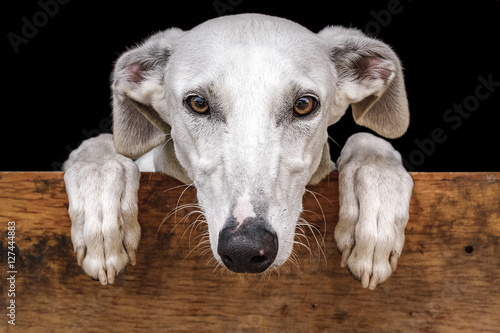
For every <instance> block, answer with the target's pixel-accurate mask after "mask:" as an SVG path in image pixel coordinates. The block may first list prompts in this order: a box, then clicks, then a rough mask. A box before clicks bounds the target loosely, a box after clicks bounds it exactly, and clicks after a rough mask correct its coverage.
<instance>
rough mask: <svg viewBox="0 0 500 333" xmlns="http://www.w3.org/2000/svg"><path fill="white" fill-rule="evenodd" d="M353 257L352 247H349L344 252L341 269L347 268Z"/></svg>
mask: <svg viewBox="0 0 500 333" xmlns="http://www.w3.org/2000/svg"><path fill="white" fill-rule="evenodd" d="M350 255H351V247H347V248H345V249H344V251H342V259H341V260H340V267H342V268H345V267H346V266H347V259H349V256H350Z"/></svg>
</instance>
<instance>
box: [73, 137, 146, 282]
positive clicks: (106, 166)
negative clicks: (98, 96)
mask: <svg viewBox="0 0 500 333" xmlns="http://www.w3.org/2000/svg"><path fill="white" fill-rule="evenodd" d="M64 170H65V171H66V173H65V175H64V182H65V184H66V191H67V192H68V199H69V215H70V218H71V221H72V226H71V238H72V240H73V246H74V249H75V251H76V253H77V260H78V264H79V265H80V266H82V267H83V269H84V271H85V272H86V273H87V274H88V275H89V276H90V277H92V278H94V279H99V281H100V282H101V283H102V284H107V283H113V281H114V279H115V276H116V275H117V274H119V273H120V272H121V271H122V270H123V269H124V268H125V266H126V265H127V262H129V263H131V264H132V265H134V264H135V260H136V259H135V257H136V250H137V246H138V244H139V239H140V236H141V227H140V225H139V223H138V221H137V190H138V189H139V180H140V177H141V174H140V172H139V169H138V167H137V165H136V164H135V163H134V162H133V161H132V160H131V159H129V158H127V157H125V156H123V155H120V154H118V153H117V152H116V150H115V147H114V144H113V137H112V135H111V134H102V135H100V136H98V137H95V138H92V139H89V140H86V141H84V142H83V143H82V144H81V145H80V147H78V148H77V149H76V150H74V151H73V152H72V153H71V154H70V157H69V159H68V160H67V161H66V162H65V163H64Z"/></svg>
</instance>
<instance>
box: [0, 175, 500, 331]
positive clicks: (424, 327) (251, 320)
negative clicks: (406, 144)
mask: <svg viewBox="0 0 500 333" xmlns="http://www.w3.org/2000/svg"><path fill="white" fill-rule="evenodd" d="M412 176H413V178H414V181H415V187H414V194H413V197H412V202H411V214H410V222H409V225H408V228H407V230H406V235H407V237H406V244H405V247H404V250H403V256H402V257H401V259H400V263H399V267H398V269H397V271H396V272H395V274H394V275H393V277H392V278H391V279H390V280H389V281H387V282H386V283H385V284H383V285H381V286H379V287H378V288H377V289H376V290H375V291H369V290H365V289H363V288H362V287H361V285H360V283H359V282H357V281H355V280H354V279H352V278H351V277H350V276H349V274H348V272H347V271H345V270H344V269H341V268H340V265H339V263H340V257H339V255H338V253H337V251H336V248H335V242H334V238H333V231H334V227H335V224H336V221H337V218H338V190H337V186H338V181H337V174H335V173H332V174H331V175H330V177H329V179H328V180H325V181H324V182H323V183H321V184H320V185H318V186H315V187H311V188H310V190H311V191H314V192H317V193H319V194H316V197H314V196H313V195H311V194H306V195H305V203H304V206H305V209H306V210H309V211H310V212H306V213H304V215H303V216H304V218H305V219H306V220H308V221H310V222H312V223H314V224H315V225H317V227H318V228H319V229H320V230H321V234H324V239H325V245H324V246H323V251H324V255H325V257H326V259H325V258H324V257H323V256H322V255H321V254H320V255H318V253H321V251H320V249H319V248H318V247H317V246H315V240H314V237H313V235H312V234H311V233H310V232H309V231H308V239H309V242H310V247H311V250H312V251H313V252H314V254H309V252H308V250H307V249H305V248H303V247H302V248H301V247H298V248H297V249H296V250H297V252H298V254H299V259H297V260H295V263H289V264H288V265H286V266H285V267H284V268H282V269H280V271H279V274H277V273H273V274H271V275H270V276H264V277H261V276H259V277H256V276H245V277H243V278H242V277H241V276H240V275H236V274H231V273H228V272H227V271H226V270H223V269H220V268H216V267H215V266H216V264H215V262H214V260H211V253H210V252H209V251H208V248H207V245H206V243H205V244H202V245H200V246H197V245H198V244H200V240H201V239H203V238H201V236H200V235H202V234H203V232H204V231H205V229H204V228H205V227H204V226H203V225H202V224H197V225H196V226H195V225H192V224H191V223H192V222H194V221H195V220H196V218H197V217H198V214H196V213H195V214H193V215H191V216H189V217H188V218H186V219H184V217H185V216H187V215H189V212H191V211H193V210H194V209H189V208H185V209H181V210H180V211H179V212H178V213H177V215H172V216H170V217H169V218H167V219H165V220H164V218H165V217H166V216H167V215H168V214H169V212H171V211H172V210H173V209H174V208H175V207H176V206H181V205H184V204H189V203H192V202H194V201H195V191H194V189H192V188H188V189H187V190H186V187H185V186H179V185H180V183H178V182H176V181H174V180H172V179H170V178H169V177H166V176H162V175H159V174H151V173H145V174H143V176H142V179H141V189H140V193H139V210H140V212H139V218H140V222H141V225H142V239H141V244H140V248H139V251H138V253H137V265H136V266H134V267H128V268H127V269H126V272H125V273H124V274H123V275H121V276H120V277H119V278H118V279H117V280H116V281H115V284H113V285H108V286H101V285H100V284H99V282H96V281H92V280H91V279H89V278H88V277H87V276H86V275H84V274H83V272H82V271H81V269H80V268H79V267H78V266H77V264H76V256H75V254H74V252H73V249H72V245H71V239H70V225H71V223H70V220H69V217H68V214H67V205H68V203H67V196H66V192H65V188H64V182H63V174H62V173H0V235H1V239H0V244H1V253H0V258H1V261H0V263H1V265H0V276H1V277H2V279H1V281H2V282H1V295H2V296H1V299H2V300H3V301H2V303H1V307H2V309H3V310H1V311H0V318H1V319H0V331H2V332H3V331H6V332H15V331H17V332H142V331H146V330H147V331H151V332H160V331H163V332H498V330H499V327H500V249H499V237H500V173H415V174H412ZM184 190H186V191H184ZM181 194H182V197H180V196H181ZM318 203H319V204H320V205H321V209H320V207H319V206H318ZM8 221H15V222H16V224H15V225H16V239H15V240H16V246H17V247H16V267H15V268H16V270H17V274H16V282H15V301H16V303H15V304H16V321H15V323H16V326H15V327H13V326H11V325H9V324H8V323H7V320H8V319H9V318H8V317H7V316H6V314H7V312H8V310H7V309H6V307H7V306H8V303H7V302H9V300H10V298H9V297H8V289H9V283H6V282H8V281H7V280H6V278H7V277H8V274H7V271H8V270H9V269H8V267H7V251H8V249H7V225H8V224H7V222H8ZM162 221H164V223H163V224H162ZM177 223H179V224H178V225H177V226H176V224H177ZM316 237H317V238H318V239H321V236H320V233H316ZM302 241H303V242H306V240H305V239H302Z"/></svg>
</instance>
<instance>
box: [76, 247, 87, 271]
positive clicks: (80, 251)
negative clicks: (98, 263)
mask: <svg viewBox="0 0 500 333" xmlns="http://www.w3.org/2000/svg"><path fill="white" fill-rule="evenodd" d="M83 259H85V247H83V246H81V247H78V248H77V249H76V261H77V263H78V266H80V267H82V266H83Z"/></svg>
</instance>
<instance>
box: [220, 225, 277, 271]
mask: <svg viewBox="0 0 500 333" xmlns="http://www.w3.org/2000/svg"><path fill="white" fill-rule="evenodd" d="M217 252H218V253H219V256H220V257H221V259H222V262H223V263H224V265H226V267H227V268H228V269H230V270H232V271H233V272H236V273H262V272H264V271H265V270H266V269H267V268H268V267H269V266H271V264H272V263H273V262H274V259H275V258H276V255H277V254H278V237H277V236H276V233H275V232H274V230H272V228H271V227H269V226H268V224H267V222H266V221H265V220H264V219H262V218H258V217H257V218H247V219H245V221H244V222H243V223H242V224H241V225H239V224H238V223H237V222H236V221H235V220H234V219H231V220H229V221H228V222H227V223H226V226H225V227H224V229H222V230H221V232H220V234H219V245H218V248H217Z"/></svg>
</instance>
